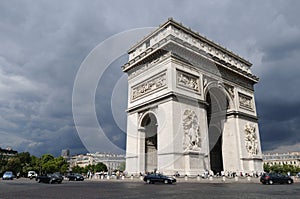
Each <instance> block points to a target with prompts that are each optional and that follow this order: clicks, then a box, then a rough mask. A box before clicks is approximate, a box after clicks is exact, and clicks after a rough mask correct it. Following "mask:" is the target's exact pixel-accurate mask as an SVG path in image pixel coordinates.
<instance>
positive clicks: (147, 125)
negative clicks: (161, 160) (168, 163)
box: [140, 112, 158, 172]
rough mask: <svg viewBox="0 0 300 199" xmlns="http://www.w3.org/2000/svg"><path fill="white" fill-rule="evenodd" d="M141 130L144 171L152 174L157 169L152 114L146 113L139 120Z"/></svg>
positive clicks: (154, 120) (155, 126)
mask: <svg viewBox="0 0 300 199" xmlns="http://www.w3.org/2000/svg"><path fill="white" fill-rule="evenodd" d="M140 124H141V125H140V126H141V128H143V130H144V132H145V140H144V143H145V144H144V146H145V148H144V150H143V151H145V156H144V157H145V171H146V172H152V171H154V170H156V169H157V150H158V149H157V146H158V144H157V119H156V116H155V114H154V113H152V112H147V113H145V114H144V115H143V117H142V119H141V123H140Z"/></svg>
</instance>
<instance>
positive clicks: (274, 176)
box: [260, 173, 294, 185]
mask: <svg viewBox="0 0 300 199" xmlns="http://www.w3.org/2000/svg"><path fill="white" fill-rule="evenodd" d="M260 182H261V183H263V184H270V185H272V184H274V183H277V184H284V183H286V184H292V183H293V182H294V181H293V179H292V178H291V177H290V176H288V175H284V174H280V173H265V174H263V175H262V176H261V177H260Z"/></svg>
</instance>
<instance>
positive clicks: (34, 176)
mask: <svg viewBox="0 0 300 199" xmlns="http://www.w3.org/2000/svg"><path fill="white" fill-rule="evenodd" d="M27 177H28V178H30V180H31V179H32V178H36V177H37V173H36V172H35V171H28V174H27Z"/></svg>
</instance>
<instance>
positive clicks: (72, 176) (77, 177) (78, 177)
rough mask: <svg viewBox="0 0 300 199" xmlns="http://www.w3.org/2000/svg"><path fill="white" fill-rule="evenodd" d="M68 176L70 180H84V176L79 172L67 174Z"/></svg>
mask: <svg viewBox="0 0 300 199" xmlns="http://www.w3.org/2000/svg"><path fill="white" fill-rule="evenodd" d="M67 178H68V179H69V181H71V180H72V181H83V180H84V177H83V176H82V175H81V174H78V173H74V174H69V175H67Z"/></svg>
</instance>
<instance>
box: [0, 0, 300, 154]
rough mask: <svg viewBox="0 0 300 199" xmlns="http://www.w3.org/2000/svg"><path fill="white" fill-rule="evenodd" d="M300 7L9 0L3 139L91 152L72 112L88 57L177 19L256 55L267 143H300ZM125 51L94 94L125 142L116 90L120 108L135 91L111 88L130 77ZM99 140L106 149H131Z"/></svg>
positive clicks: (1, 92)
mask: <svg viewBox="0 0 300 199" xmlns="http://www.w3.org/2000/svg"><path fill="white" fill-rule="evenodd" d="M299 8H300V1H297V0H294V1H293V0H282V1H278V0H270V1H267V0H252V1H247V0H245V1H243V0H222V1H217V0H216V1H212V0H210V1H196V0H195V1H192V0H190V1H189V0H187V1H180V0H178V1H159V0H156V1H155V0H154V1H141V0H137V1H130V0H128V1H122V0H120V1H113V0H110V1H93V0H88V1H84V0H81V1H79V0H69V1H68V0H64V1H61V0H51V1H42V0H22V1H17V0H2V1H0V147H1V148H6V147H8V146H10V147H12V148H13V149H15V150H18V151H29V152H30V153H31V154H34V155H38V156H39V155H41V154H43V153H52V154H54V155H60V152H61V149H64V148H68V149H70V150H71V153H72V154H77V153H85V152H87V150H86V149H85V147H84V145H83V144H82V142H81V140H80V136H79V135H78V133H77V131H76V128H75V125H74V120H73V115H72V91H73V85H74V80H75V77H76V74H77V71H78V70H79V67H80V65H81V64H82V62H83V60H84V59H85V58H86V57H87V56H88V54H89V53H90V52H91V51H92V50H93V49H94V48H95V47H96V46H97V45H98V44H99V43H101V42H102V41H104V40H106V39H107V38H109V37H110V36H112V35H114V34H117V33H119V32H122V31H126V30H130V29H133V28H143V27H157V26H158V25H159V24H162V23H164V22H165V21H166V20H167V19H168V18H169V17H173V18H174V19H175V20H176V21H178V22H182V23H183V24H184V25H185V26H188V27H191V28H192V30H194V31H197V32H199V33H200V34H201V35H204V36H206V37H207V38H209V39H211V40H213V41H215V42H217V43H219V44H221V45H222V46H224V47H226V48H228V49H230V50H232V51H233V52H235V53H236V54H238V55H240V56H242V57H244V58H246V59H247V60H249V61H250V62H252V63H253V67H252V72H253V73H254V74H255V75H257V76H258V77H259V78H260V81H259V83H258V84H257V85H256V86H255V91H256V93H255V97H256V104H257V111H258V116H259V125H260V136H261V141H262V148H263V151H264V152H267V151H278V152H286V151H300V136H299V129H300V108H299V107H300V89H299V87H298V86H300V78H299V76H300V67H299V63H300V56H299V55H300V20H299V18H300V12H299ZM107 50H111V49H107ZM126 59H127V57H126V56H122V57H120V58H119V59H116V60H114V62H113V63H112V64H111V65H110V67H109V68H108V69H107V70H106V71H105V78H102V79H100V81H99V85H98V88H97V93H96V110H97V116H98V119H99V124H100V125H101V126H102V128H103V130H104V132H105V135H106V136H107V137H108V138H109V140H111V142H112V143H114V144H115V145H118V146H120V148H121V149H122V148H123V149H124V148H125V133H124V132H123V131H124V128H125V125H126V121H125V120H124V118H125V117H126V114H125V112H124V111H123V110H122V111H121V112H123V115H120V118H121V119H120V118H119V119H116V118H115V117H114V116H113V114H114V113H113V112H114V110H113V111H112V109H114V108H110V107H112V106H111V101H112V100H111V98H112V97H111V96H113V97H117V99H118V100H117V101H114V103H115V104H114V107H123V108H124V106H125V105H126V100H127V96H126V93H127V90H126V85H125V86H124V85H123V87H122V86H120V85H122V84H120V83H119V86H117V87H118V89H117V90H118V91H119V92H115V93H113V92H112V89H111V88H114V86H112V85H118V81H119V79H122V77H123V76H122V71H121V69H120V66H121V65H122V64H123V63H125V62H126ZM110 81H111V82H110ZM106 85H107V86H106ZM120 88H124V89H120ZM116 93H119V95H118V94H116ZM103 113H104V115H105V116H104V117H103ZM101 114H102V115H101ZM122 118H123V120H122ZM114 120H118V121H114ZM99 145H101V146H103V147H102V148H100V149H101V150H102V151H103V152H109V151H112V152H117V153H122V152H124V151H122V150H118V149H116V148H112V149H110V148H107V147H106V146H105V144H103V143H101V142H99Z"/></svg>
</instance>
